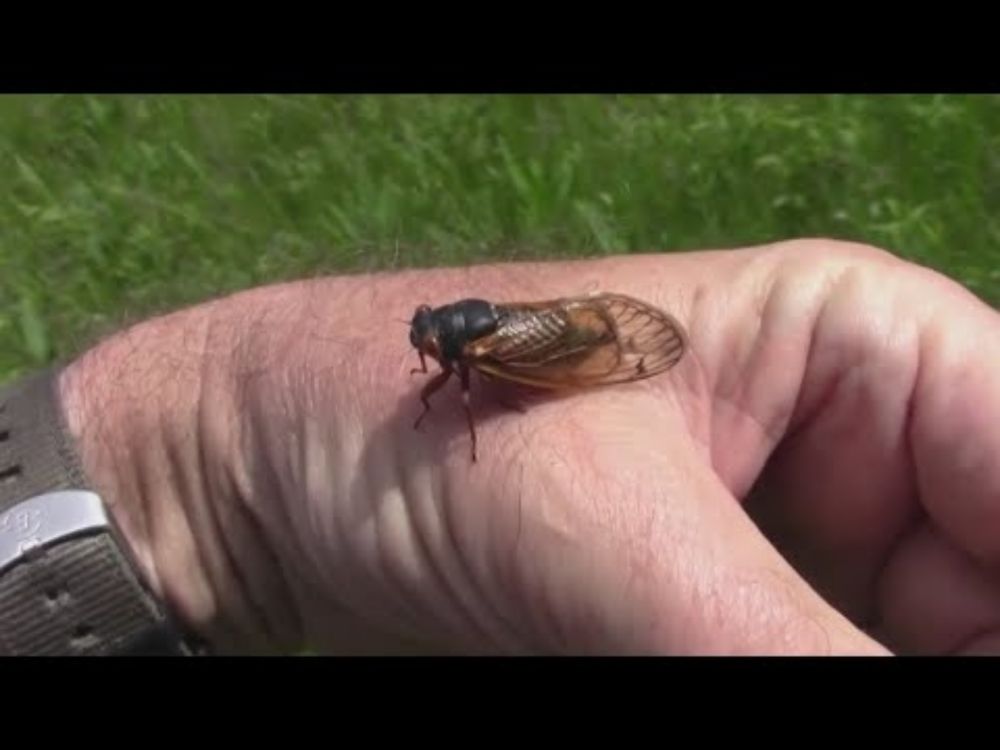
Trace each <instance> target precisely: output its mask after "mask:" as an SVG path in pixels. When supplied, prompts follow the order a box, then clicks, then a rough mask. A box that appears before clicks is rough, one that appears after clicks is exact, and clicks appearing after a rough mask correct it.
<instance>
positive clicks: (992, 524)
mask: <svg viewBox="0 0 1000 750" xmlns="http://www.w3.org/2000/svg"><path fill="white" fill-rule="evenodd" d="M597 289H600V290H609V291H620V292H624V293H627V294H631V295H634V296H637V297H640V298H642V299H645V300H647V301H649V302H652V303H654V304H657V305H660V306H662V307H663V308H664V309H666V310H668V311H670V312H671V313H673V314H674V315H675V316H676V317H677V318H678V319H679V320H681V321H682V322H683V323H684V324H685V326H686V327H687V330H688V334H689V337H690V340H691V350H690V351H689V352H688V354H687V356H686V357H685V358H684V359H683V360H682V362H681V363H680V364H679V365H678V366H677V367H676V368H675V369H674V370H672V371H671V372H669V373H667V374H665V375H661V376H658V377H656V378H652V379H650V380H646V381H643V382H642V383H635V384H629V385H624V386H615V387H611V388H605V389H600V390H595V391H589V392H586V393H577V394H568V395H565V396H553V395H551V394H538V393H535V392H531V391H525V390H523V389H517V388H507V387H503V386H502V385H497V384H484V383H483V381H482V380H481V379H479V378H476V377H473V387H472V388H473V389H472V404H473V409H474V411H475V413H476V418H477V429H478V433H479V460H478V463H475V464H473V463H472V462H471V460H470V455H469V450H470V444H469V435H468V431H467V427H466V424H465V417H464V414H463V411H462V406H461V401H460V395H459V386H458V383H457V379H456V378H453V379H452V380H451V381H450V382H449V384H448V386H446V387H445V388H443V389H442V390H441V391H439V392H438V393H437V394H436V395H435V396H434V397H433V398H432V402H431V403H432V411H431V412H430V413H429V414H428V416H427V418H426V419H425V420H424V422H423V424H422V425H421V428H420V430H419V431H416V430H414V429H413V422H414V420H415V419H416V417H417V416H418V415H419V413H420V410H421V405H420V401H419V396H418V394H419V389H420V387H421V386H422V385H423V384H424V383H425V382H426V381H427V379H428V378H430V377H433V375H434V373H435V372H436V370H437V368H436V366H435V363H433V362H432V361H429V362H428V366H429V370H430V372H429V373H428V374H426V375H423V374H418V375H411V374H410V370H411V369H412V368H414V367H418V366H419V362H418V359H417V354H416V352H415V351H414V350H413V349H412V348H411V347H410V344H409V341H408V331H407V328H406V327H405V325H404V324H403V323H401V322H398V321H406V320H409V319H410V317H411V316H412V314H413V311H414V309H415V308H416V307H417V305H419V304H421V303H428V304H431V305H438V304H442V303H445V302H448V301H451V300H454V299H459V298H462V297H483V298H486V299H491V300H496V301H504V300H531V299H545V298H550V297H553V296H559V295H576V294H582V293H587V292H589V291H594V290H597ZM180 331H183V333H181V332H180ZM151 333H155V334H156V335H150V334H151ZM182 342H183V343H184V346H182ZM168 349H169V351H170V352H171V355H170V356H169V357H168V356H167V355H166V354H164V351H166V350H168ZM178 351H183V352H184V353H183V354H178V353H177V352H178ZM126 361H128V362H131V363H132V364H123V363H124V362H126ZM139 362H143V363H145V362H148V364H145V366H143V367H139V366H138V365H137V364H136V363H139ZM166 362H169V366H166V364H165V363H166ZM116 367H117V369H115V368H116ZM108 368H111V369H112V370H114V372H116V374H117V375H116V378H115V380H114V382H115V388H114V392H113V393H104V394H102V392H101V386H100V385H99V383H100V382H105V380H104V379H102V378H101V377H100V376H99V374H100V373H101V372H103V371H107V369H108ZM136 370H138V371H139V372H140V373H141V377H140V376H139V375H136V374H134V371H136ZM140 383H141V385H140ZM105 388H106V390H111V389H110V387H105ZM64 393H65V395H66V400H67V408H68V413H69V414H70V417H71V424H73V425H75V429H76V430H77V432H78V433H79V434H80V436H81V445H82V446H83V450H84V455H85V457H86V460H87V463H88V466H89V468H90V470H91V471H92V472H93V474H94V475H95V476H97V477H99V479H100V481H101V482H102V483H103V487H104V488H105V490H106V492H107V493H108V494H109V495H112V496H114V497H117V498H119V502H118V503H117V505H116V513H117V515H118V517H119V519H120V520H121V521H122V524H123V527H124V528H125V531H126V533H127V535H128V538H129V539H130V541H131V542H132V544H133V546H134V547H135V549H136V550H137V554H138V556H139V558H140V559H141V560H143V561H144V564H145V569H146V571H147V573H148V575H149V577H150V579H151V580H152V581H153V583H154V585H155V586H156V587H157V588H158V589H159V590H160V591H163V592H164V593H165V595H167V596H168V597H169V599H170V600H171V602H172V603H173V604H174V605H175V606H176V607H177V608H178V609H179V610H180V611H181V612H182V613H183V614H184V616H185V617H186V618H187V619H188V621H189V622H191V623H192V624H193V625H195V626H196V627H199V628H201V629H203V630H204V632H205V633H207V634H209V635H210V636H211V637H213V638H214V639H216V640H217V641H218V642H219V643H220V644H223V645H224V646H225V647H226V648H231V649H244V648H261V647H274V648H287V647H297V646H300V645H303V644H305V645H308V646H310V647H312V648H315V649H318V650H322V651H331V652H368V653H372V652H374V653H392V652H399V651H409V652H433V653H439V652H443V653H480V652H486V653H493V652H500V653H640V654H650V653H671V654H706V653H709V654H747V653H754V654H759V653H787V654H801V653H808V654H879V653H888V652H897V653H912V652H915V653H947V652H989V651H997V650H1000V585H998V581H997V576H996V573H995V572H994V571H995V570H996V567H995V564H996V562H997V561H998V560H1000V460H998V457H1000V319H998V316H997V314H996V312H995V311H993V310H992V309H990V308H989V307H988V306H986V305H985V304H983V303H982V302H980V301H979V300H977V299H976V298H975V297H973V296H972V295H971V294H970V293H968V292H967V291H965V290H964V289H962V288H961V287H960V286H958V285H957V284H955V283H954V282H952V281H949V280H947V279H945V278H944V277H942V276H940V275H937V274H935V273H932V272H930V271H928V270H925V269H922V268H918V267H916V266H913V265H911V264H907V263H905V262H903V261H901V260H899V259H897V258H895V257H893V256H891V255H889V254H887V253H883V252H881V251H879V250H875V249H872V248H868V247H863V246H856V245H848V244H842V243H836V242H830V241H823V240H810V241H796V242H787V243H780V244H777V245H773V246H767V247H760V248H750V249H746V250H739V251H727V252H718V253H691V254H676V255H673V254H664V255H646V256H628V257H614V258H607V259H602V260H596V261H580V262H574V263H551V264H526V265H500V266H484V267H475V268H468V269H439V270H428V271H407V272H401V273H390V274H379V275H375V276H358V277H343V278H335V279H323V280H314V281H309V282H303V283H302V284H292V285H284V286H279V287H265V288H262V289H257V290H252V291H250V292H247V293H244V294H241V295H237V296H235V297H231V298H227V299H223V300H219V301H216V302H213V303H211V304H209V305H205V306H203V307H200V308H194V309H192V310H190V311H184V312H182V313H178V314H177V315H175V316H168V317H166V318H164V319H162V320H158V321H153V322H150V323H149V324H144V325H142V326H138V327H135V328H134V329H131V330H130V331H129V332H127V333H124V334H122V335H121V336H120V337H117V338H116V339H113V340H111V341H108V342H105V343H104V344H102V345H101V346H100V347H98V348H97V349H95V350H94V351H92V352H91V353H90V354H88V355H87V356H86V357H83V358H82V359H81V360H80V361H78V362H77V363H76V364H75V365H74V366H73V367H72V368H70V371H69V372H68V373H67V377H66V378H65V379H64ZM123 394H124V395H123ZM129 394H132V396H133V397H132V398H130V397H129ZM511 402H513V403H514V405H516V406H517V408H513V409H512V408H509V406H510V403H511ZM122 403H129V404H132V407H131V408H130V410H127V409H125V408H124V407H122V406H120V404H122ZM505 403H506V404H508V405H507V406H505V405H503V404H505ZM102 410H103V412H102ZM98 412H102V413H105V414H106V416H105V417H104V418H103V419H102V420H100V422H101V425H102V427H101V429H100V430H98V429H97V428H93V427H91V428H88V427H87V425H88V424H94V423H95V422H96V421H97V420H88V418H87V417H88V415H94V414H96V413H98ZM125 414H127V415H128V418H127V419H126V418H125ZM139 426H141V430H142V432H141V434H142V436H143V440H139V439H137V437H138V435H139V433H138V432H137V430H140V427H139ZM151 434H152V435H154V436H156V437H155V439H150V438H149V436H150V435H151ZM142 444H145V445H146V446H149V447H142ZM125 445H128V446H129V447H128V448H126V447H124V446H125ZM125 466H130V467H142V469H141V471H140V469H138V468H136V469H131V470H126V469H125V468H124V467H125ZM167 467H169V468H167ZM151 474H155V475H156V476H158V477H160V478H161V479H163V481H162V482H160V483H155V482H151V481H149V480H148V479H144V477H148V476H150V475H151ZM122 477H126V478H125V479H123V478H122Z"/></svg>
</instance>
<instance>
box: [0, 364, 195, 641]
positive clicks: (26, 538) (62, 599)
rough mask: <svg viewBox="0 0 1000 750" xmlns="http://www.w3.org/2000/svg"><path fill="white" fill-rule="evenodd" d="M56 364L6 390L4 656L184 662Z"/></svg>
mask: <svg viewBox="0 0 1000 750" xmlns="http://www.w3.org/2000/svg"><path fill="white" fill-rule="evenodd" d="M58 372H59V370H58V369H57V368H56V367H50V368H47V369H45V370H42V371H39V372H35V373H32V374H30V375H28V376H26V377H23V378H21V379H19V380H17V381H15V382H13V383H11V384H9V385H6V386H4V387H2V388H0V655H79V656H83V655H130V654H132V655H161V654H162V655H170V654H176V655H182V654H189V653H194V652H195V650H196V647H195V646H193V645H192V644H190V643H188V642H187V641H186V640H185V638H184V636H183V634H182V631H181V629H180V628H179V627H178V626H177V625H176V623H175V622H174V621H173V619H172V618H171V617H170V615H169V613H168V612H167V611H166V609H165V608H164V607H163V606H162V605H161V604H160V602H159V601H158V600H157V598H156V597H155V596H154V595H153V593H152V592H151V591H150V590H149V589H148V588H147V587H146V586H145V585H144V583H143V580H142V578H141V576H140V575H139V573H138V568H137V566H136V565H135V564H134V561H133V560H132V559H131V557H130V556H129V553H128V551H127V550H128V547H127V545H126V544H125V542H124V539H123V538H122V536H121V534H120V532H119V530H118V529H117V527H116V526H115V524H114V520H113V519H112V518H111V516H110V514H109V513H108V512H107V509H106V507H105V504H104V502H103V500H102V499H101V498H100V497H99V495H98V494H97V493H96V492H94V491H93V489H92V488H91V487H90V486H89V483H88V481H87V478H86V475H85V473H84V471H83V468H82V466H81V464H80V460H79V457H78V454H77V451H76V449H75V446H74V443H73V440H72V438H71V436H70V435H69V432H68V429H67V426H66V423H65V420H64V417H63V413H62V409H61V405H60V401H59V396H58V388H57V382H58Z"/></svg>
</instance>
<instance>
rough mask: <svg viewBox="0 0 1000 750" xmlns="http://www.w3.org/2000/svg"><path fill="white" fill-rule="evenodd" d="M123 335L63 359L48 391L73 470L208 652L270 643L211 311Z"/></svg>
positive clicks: (228, 389) (228, 387) (225, 355)
mask: <svg viewBox="0 0 1000 750" xmlns="http://www.w3.org/2000/svg"><path fill="white" fill-rule="evenodd" d="M225 304H226V303H225V302H218V303H211V304H207V305H202V306H198V307H194V308H190V309H187V310H184V311H181V312H178V313H174V314H171V315H168V316H164V317H161V318H155V319H152V320H149V321H146V322H143V323H140V324H138V325H135V326H133V327H130V328H128V329H126V330H123V331H121V332H119V333H117V334H115V335H113V336H111V337H109V338H108V339H107V340H105V341H103V342H101V343H100V344H98V345H97V346H95V347H94V348H92V349H91V350H89V351H87V352H86V353H85V354H83V355H82V356H80V357H79V358H78V359H76V360H75V361H73V362H72V363H70V364H69V365H68V366H67V367H66V368H65V369H64V370H63V372H62V373H61V377H60V383H59V385H60V395H61V398H62V404H63V409H64V412H65V417H66V421H67V426H68V429H69V432H70V434H71V435H72V437H73V438H74V439H75V441H76V444H77V447H78V450H79V454H80V460H81V463H82V465H83V468H84V471H85V472H86V473H87V475H88V478H89V479H90V481H91V483H92V484H93V486H94V487H95V489H97V491H98V492H99V493H100V494H101V495H102V497H104V498H105V501H106V503H107V505H108V508H109V513H110V514H111V515H112V516H113V517H114V519H115V521H116V523H117V524H118V526H119V528H120V529H121V532H122V535H123V537H124V539H125V541H126V543H127V544H128V545H129V547H130V550H131V552H132V554H133V557H134V559H135V560H136V562H137V564H138V566H139V569H140V572H141V574H142V575H143V576H144V577H145V580H146V582H147V584H148V585H149V586H150V588H151V589H152V590H153V591H154V592H155V593H156V594H157V595H158V596H160V597H161V598H162V600H163V601H165V603H166V604H167V606H168V607H170V608H171V609H172V610H173V611H174V612H175V613H176V614H177V616H178V617H179V618H180V619H181V620H182V621H183V622H184V623H185V625H187V626H188V627H189V628H191V629H192V630H194V631H195V632H196V633H198V634H199V635H200V636H202V637H203V638H205V639H206V640H208V641H209V642H211V643H212V644H213V645H215V646H216V648H218V649H219V650H222V651H225V650H227V649H229V648H233V649H247V648H261V647H263V646H264V645H270V641H272V640H273V639H274V638H275V637H276V635H277V634H276V633H275V632H274V629H273V627H272V624H271V623H270V622H269V620H268V615H267V614H266V612H267V607H268V604H269V603H270V602H267V601H260V599H259V597H260V596H261V595H260V592H258V591H256V590H255V589H254V585H255V583H256V580H255V579H254V577H253V576H250V575H248V574H247V570H248V569H250V570H252V569H253V568H254V567H255V565H258V564H259V563H258V562H257V560H258V559H259V556H260V554H261V551H260V549H259V548H255V542H256V541H257V540H256V539H254V535H253V534H250V535H246V534H245V533H241V532H244V531H245V527H246V526H247V524H248V523H251V522H250V521H248V520H247V518H246V512H247V511H246V508H245V507H244V506H243V503H242V500H243V498H242V497H241V494H240V492H239V489H238V486H237V483H236V482H234V481H233V477H234V476H235V475H236V472H235V467H238V466H239V465H240V461H239V456H238V451H235V450H234V447H235V446H236V444H237V443H238V441H237V440H236V439H234V435H233V433H232V430H233V428H234V427H235V426H236V425H237V424H238V420H237V419H236V418H235V417H234V414H235V411H234V410H235V404H234V398H235V397H234V394H235V392H236V391H235V389H234V388H233V387H232V384H231V379H230V378H229V377H228V372H229V369H228V367H227V363H228V361H229V360H230V358H231V357H230V355H231V351H227V350H225V349H224V348H221V347H220V346H219V342H218V341H217V340H216V341H213V340H214V339H216V338H217V337H216V336H214V335H213V325H214V323H213V320H214V316H215V308H217V307H218V306H220V305H225Z"/></svg>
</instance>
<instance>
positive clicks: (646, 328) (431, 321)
mask: <svg viewBox="0 0 1000 750" xmlns="http://www.w3.org/2000/svg"><path fill="white" fill-rule="evenodd" d="M410 343H411V344H412V345H413V346H414V348H416V350H417V352H418V353H419V355H420V368H419V369H413V370H411V373H410V374H411V375H412V374H413V373H420V372H422V373H426V372H427V371H428V370H427V361H426V359H425V356H430V357H432V358H434V359H435V360H437V362H438V363H439V364H440V365H441V372H439V373H437V374H436V375H435V376H434V377H433V378H431V379H430V380H429V381H428V382H427V384H426V385H425V386H424V387H423V389H422V390H421V393H420V399H421V401H422V402H423V405H424V410H423V411H422V412H421V413H420V416H419V417H417V421H416V422H415V423H414V425H413V426H414V428H418V427H419V426H420V422H421V421H422V420H423V418H424V417H425V416H426V415H427V412H429V411H430V409H431V405H430V401H429V399H430V396H431V395H433V394H434V392H435V391H437V390H439V389H440V388H441V387H442V386H443V385H444V384H445V383H446V382H447V381H448V379H449V378H450V377H451V376H452V375H454V374H456V373H457V374H458V376H459V379H460V380H461V384H462V401H463V403H464V405H465V413H466V418H467V420H468V424H469V432H470V434H471V436H472V460H473V461H476V456H477V451H476V427H475V423H474V419H473V415H472V408H471V406H470V402H469V372H470V370H472V369H475V370H477V371H478V372H480V373H481V374H483V375H485V376H487V377H492V378H497V379H500V380H507V381H511V382H514V383H519V384H521V385H526V386H532V387H535V388H544V389H578V388H589V387H594V386H604V385H610V384H614V383H627V382H631V381H636V380H642V379H645V378H650V377H652V376H654V375H658V374H660V373H663V372H665V371H667V370H669V369H670V368H672V367H673V366H674V365H676V364H677V363H678V362H679V361H680V359H681V358H682V357H683V356H684V353H685V351H686V350H687V348H688V338H687V334H686V332H685V331H684V328H683V327H682V326H681V324H680V323H679V322H678V321H677V320H676V319H675V318H674V317H673V316H672V315H669V314H668V313H666V312H664V311H663V310H660V309H658V308H656V307H654V306H652V305H650V304H648V303H646V302H642V301H641V300H638V299H635V298H633V297H629V296H627V295H624V294H614V293H598V294H592V295H588V296H583V297H567V298H563V299H554V300H548V301H544V302H509V303H502V304H495V303H492V302H488V301H486V300H482V299H463V300H460V301H458V302H454V303H452V304H448V305H443V306H441V307H436V308H431V307H430V305H420V306H419V307H418V308H417V309H416V312H414V314H413V319H412V320H411V322H410Z"/></svg>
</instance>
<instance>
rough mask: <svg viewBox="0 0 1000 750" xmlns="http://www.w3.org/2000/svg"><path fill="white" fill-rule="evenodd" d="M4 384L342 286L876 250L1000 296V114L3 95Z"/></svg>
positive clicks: (909, 100) (802, 106) (631, 102)
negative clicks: (171, 329) (417, 275)
mask: <svg viewBox="0 0 1000 750" xmlns="http://www.w3.org/2000/svg"><path fill="white" fill-rule="evenodd" d="M0 167H2V168H0V378H4V377H7V376H9V375H12V374H14V373H15V372H17V371H20V370H23V369H26V368H28V367H32V366H34V365H37V364H40V363H44V362H47V361H49V360H50V359H52V358H53V357H56V356H64V355H66V354H68V353H71V352H73V351H75V350H76V349H77V348H79V347H80V346H82V345H83V344H84V343H85V342H86V341H88V340H89V338H90V337H92V336H93V335H95V333H97V332H100V331H105V330H109V329H112V328H114V327H115V326H116V325H118V324H119V323H120V322H121V321H122V320H125V319H132V318H136V317H139V316H142V315H147V314H151V313H153V312H155V311H158V310H163V309H166V308H169V307H172V306H175V305H182V304H186V303H189V302H194V301H197V300H200V299H203V298H205V297H208V296H212V295H216V294H219V293H222V292H226V291H230V290H233V289H237V288H242V287H246V286H249V285H253V284H262V283H267V282H270V281H275V280H279V279H286V278H289V277H295V276H301V275H308V274H315V273H320V272H328V271H335V270H338V269H349V270H359V269H374V268H386V267H394V266H412V265H430V264H457V263H466V262H471V261H477V260H482V259H487V258H524V257H567V256H580V255H597V254H607V253H623V252H629V251H634V250H650V249H662V250H683V249H693V248H701V247H720V246H732V245H745V244H751V243H758V242H765V241H771V240H778V239H784V238H789V237H794V236H798V235H827V236H836V237H841V238H845V239H853V240H861V241H867V242H872V243H875V244H878V245H881V246H884V247H887V248H889V249H891V250H893V251H895V252H897V253H900V254H902V255H905V256H908V257H911V258H914V259H915V260H917V261H919V262H921V263H925V264H927V265H931V266H933V267H936V268H939V269H941V270H943V271H945V272H947V273H949V274H951V275H953V276H955V277H956V278H958V279H959V280H960V281H962V282H963V283H965V284H966V285H968V286H969V287H970V288H971V289H972V290H973V291H975V292H976V293H978V294H979V295H981V296H982V297H983V298H985V299H987V300H988V301H990V302H992V303H997V302H1000V212H998V210H997V209H998V208H1000V98H998V97H986V96H975V97H964V96H937V97H930V96H895V97H879V96H866V97H856V96H842V97H828V96H794V97H764V96H753V97H751V96H744V97H737V96H662V97H651V96H628V97H604V96H601V97H597V96H593V97H592V96H576V97H574V96H566V97H552V96H523V97H517V96H510V97H508V96H504V97H487V96H480V97H474V96H468V97H453V96H448V97H445V96H440V97H378V96H369V97H347V96H345V97H301V96H259V97H237V96H231V97H175V96H170V97H166V96H164V97H90V96H87V97H84V96H58V97H56V96H52V97H20V96H18V97H5V98H0Z"/></svg>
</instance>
